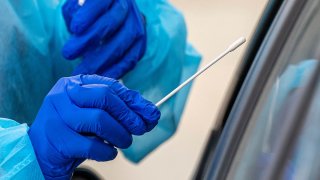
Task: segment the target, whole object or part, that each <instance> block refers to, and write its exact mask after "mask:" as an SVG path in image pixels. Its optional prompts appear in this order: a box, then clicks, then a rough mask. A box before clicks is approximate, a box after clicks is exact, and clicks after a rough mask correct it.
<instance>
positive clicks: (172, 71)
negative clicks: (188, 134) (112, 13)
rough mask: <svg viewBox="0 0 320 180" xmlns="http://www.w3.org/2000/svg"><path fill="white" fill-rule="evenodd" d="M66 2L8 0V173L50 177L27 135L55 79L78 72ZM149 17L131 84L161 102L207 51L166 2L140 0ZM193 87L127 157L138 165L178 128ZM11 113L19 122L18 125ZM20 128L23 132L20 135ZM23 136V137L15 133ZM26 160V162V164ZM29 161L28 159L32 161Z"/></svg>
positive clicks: (0, 126) (2, 29) (1, 160)
mask: <svg viewBox="0 0 320 180" xmlns="http://www.w3.org/2000/svg"><path fill="white" fill-rule="evenodd" d="M62 4H63V2H62V1H59V0H9V1H0V12H2V16H0V24H1V26H0V87H1V88H0V117H3V118H2V119H0V139H1V141H0V151H1V152H5V153H1V154H0V177H1V178H3V179H7V178H19V177H30V171H32V175H33V179H34V178H36V179H37V178H42V174H41V170H40V168H39V166H38V164H37V161H36V158H35V155H34V152H33V149H32V145H31V143H30V140H29V138H28V135H27V129H28V127H27V126H26V125H25V124H19V123H27V124H28V125H30V124H31V123H32V121H33V120H34V118H35V116H36V113H37V111H38V109H39V108H40V105H41V103H42V100H43V98H44V97H45V95H46V94H47V93H48V92H49V90H50V89H51V87H52V86H53V85H54V83H55V82H56V81H57V80H58V79H59V78H60V77H63V76H70V74H71V72H72V70H73V69H74V67H75V66H76V65H77V63H78V62H77V61H73V62H70V61H66V60H64V59H63V58H62V56H61V53H60V51H61V47H62V45H63V43H64V42H65V41H66V39H67V38H68V36H69V34H68V32H67V29H66V27H65V24H64V20H63V17H62V13H61V6H62ZM137 4H138V6H139V8H140V10H141V12H142V13H143V14H144V15H145V17H146V20H147V25H146V26H147V27H146V28H147V50H146V53H145V55H144V57H143V58H142V59H141V60H140V61H139V63H138V64H137V66H136V67H135V69H134V70H132V71H130V72H129V73H128V74H127V75H126V76H125V77H124V78H123V79H122V80H123V83H124V84H125V85H126V86H127V87H129V88H131V89H134V90H138V91H139V92H140V93H142V94H143V96H144V97H145V98H146V99H148V100H150V101H152V102H157V101H158V100H160V99H161V98H162V97H164V96H165V95H166V94H167V93H169V92H170V91H171V90H173V89H174V88H175V87H176V86H178V85H179V84H180V83H181V82H182V81H184V80H185V79H187V77H189V76H190V75H192V74H193V73H194V72H195V71H196V69H197V68H198V65H199V62H200V56H199V54H198V53H197V52H196V51H195V50H194V49H193V48H192V47H191V46H190V45H188V44H187V42H186V36H187V32H186V26H185V23H184V19H183V16H182V15H181V13H180V12H178V11H177V10H176V9H175V8H174V7H172V6H171V5H170V4H169V3H168V2H167V1H166V0H153V1H150V0H137ZM189 90H190V85H189V86H188V87H186V88H184V89H183V90H182V91H181V92H179V93H178V94H177V95H176V96H175V97H173V98H172V99H171V100H169V101H168V102H167V103H165V104H163V105H162V106H161V108H160V110H161V113H162V117H161V119H160V121H159V124H158V126H157V127H156V128H155V129H154V130H152V131H151V132H150V133H147V134H145V135H143V136H135V137H134V142H133V144H132V146H131V147H130V148H129V149H126V150H124V151H123V152H124V154H125V156H126V157H127V158H128V159H130V160H132V161H134V162H138V161H139V160H141V159H142V158H143V157H144V156H146V155H147V154H148V153H149V152H151V151H152V150H153V149H155V148H156V147H157V146H158V145H159V144H161V143H162V142H164V141H165V140H166V139H168V138H169V137H170V136H172V134H173V133H174V132H175V130H176V128H177V125H178V123H179V120H180V117H181V114H182V112H183V108H184V104H185V101H186V98H187V95H188V93H189ZM5 118H9V119H14V120H15V121H17V122H19V123H17V122H14V121H11V120H8V119H5ZM17 132H19V133H17ZM13 134H16V135H13ZM24 160H25V161H24ZM26 162H27V163H26Z"/></svg>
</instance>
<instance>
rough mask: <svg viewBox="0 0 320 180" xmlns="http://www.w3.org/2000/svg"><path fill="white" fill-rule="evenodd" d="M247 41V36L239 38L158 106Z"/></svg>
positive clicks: (158, 103) (159, 104)
mask: <svg viewBox="0 0 320 180" xmlns="http://www.w3.org/2000/svg"><path fill="white" fill-rule="evenodd" d="M245 42H246V38H244V37H241V38H239V39H238V40H236V41H235V42H234V43H232V44H231V45H230V46H229V47H228V48H227V49H226V50H225V51H224V52H223V53H221V54H220V55H219V56H218V57H216V58H215V59H214V60H212V61H211V62H210V63H209V64H208V65H206V66H205V67H203V68H202V69H201V70H199V71H198V72H196V73H195V74H194V75H192V76H191V77H190V78H189V79H187V80H186V81H184V82H183V83H182V84H181V85H180V86H178V87H177V88H176V89H174V90H173V91H171V92H170V93H169V94H168V95H166V96H165V97H164V98H162V99H161V100H160V101H159V102H157V103H156V106H157V107H160V106H161V104H163V103H164V102H166V101H167V100H168V99H169V98H171V97H172V96H173V95H175V94H176V93H177V92H178V91H180V90H181V89H182V88H183V87H184V86H185V85H187V84H188V83H190V82H191V81H192V80H194V79H195V78H196V77H198V76H199V75H200V74H202V73H203V72H205V71H206V70H207V69H209V68H210V67H211V66H212V65H214V64H215V63H216V62H218V61H219V60H220V59H222V58H223V57H224V56H226V55H227V54H229V53H230V52H232V51H234V50H235V49H237V48H238V47H240V46H241V45H242V44H243V43H245Z"/></svg>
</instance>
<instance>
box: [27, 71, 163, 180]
mask: <svg viewBox="0 0 320 180" xmlns="http://www.w3.org/2000/svg"><path fill="white" fill-rule="evenodd" d="M159 118H160V112H159V111H158V109H157V107H156V106H154V105H153V104H152V103H151V102H149V101H147V100H145V99H144V98H143V97H142V96H141V95H140V94H139V93H138V92H136V91H132V90H129V89H127V88H126V87H124V86H123V85H122V84H120V83H119V82H118V81H116V80H113V79H110V78H106V77H102V76H97V75H78V76H73V77H69V78H62V79H60V80H59V81H58V82H57V83H56V85H55V86H54V87H53V88H52V90H51V91H50V92H49V94H48V95H47V96H46V98H45V100H44V102H43V104H42V106H41V108H40V111H39V113H38V115H37V117H36V119H35V121H34V123H33V124H32V126H31V128H30V130H29V132H28V133H29V136H30V139H31V142H32V145H33V147H34V150H35V153H36V156H37V159H38V162H39V165H40V167H41V170H42V172H43V175H44V176H45V177H46V178H49V179H50V178H61V179H67V178H70V177H71V174H72V172H73V170H74V169H75V168H76V167H77V166H78V165H79V164H80V163H82V162H83V161H84V160H85V159H93V160H96V161H108V160H112V159H114V158H115V157H116V155H117V150H116V148H115V147H118V148H128V147H129V146H130V144H131V143H132V134H133V135H142V134H144V133H145V132H148V131H150V130H151V129H152V128H153V127H154V126H155V125H156V124H157V122H158V119H159ZM86 135H90V136H86Z"/></svg>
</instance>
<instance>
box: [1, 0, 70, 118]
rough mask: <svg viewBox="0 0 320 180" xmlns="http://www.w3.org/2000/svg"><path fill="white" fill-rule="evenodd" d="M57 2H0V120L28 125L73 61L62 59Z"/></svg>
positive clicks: (63, 34) (62, 37)
mask: <svg viewBox="0 0 320 180" xmlns="http://www.w3.org/2000/svg"><path fill="white" fill-rule="evenodd" d="M61 5H62V2H61V3H60V1H53V0H23V1H0V12H1V13H2V14H3V15H2V16H0V23H1V26H0V40H1V41H0V87H1V89H0V117H5V118H9V119H14V120H16V121H17V122H20V123H23V122H26V123H28V124H31V122H32V121H33V120H34V119H35V116H36V114H37V112H38V110H39V108H40V105H41V103H42V100H43V98H44V97H45V95H46V94H47V93H48V92H49V90H50V89H51V88H52V86H53V85H54V83H55V82H56V81H57V80H58V79H59V78H60V77H62V76H68V75H70V74H71V72H72V70H73V69H74V67H75V64H73V63H76V62H70V61H66V60H64V59H63V58H62V55H61V48H62V45H63V43H64V42H65V40H66V39H67V38H68V33H67V29H66V27H65V23H64V19H63V17H62V13H61Z"/></svg>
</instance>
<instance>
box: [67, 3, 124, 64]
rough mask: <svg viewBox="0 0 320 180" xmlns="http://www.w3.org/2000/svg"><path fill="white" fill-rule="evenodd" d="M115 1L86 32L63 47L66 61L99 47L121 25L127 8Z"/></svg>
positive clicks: (74, 36)
mask: <svg viewBox="0 0 320 180" xmlns="http://www.w3.org/2000/svg"><path fill="white" fill-rule="evenodd" d="M122 1H124V0H117V1H115V2H114V3H113V5H112V7H111V8H110V9H109V10H107V11H106V12H105V13H104V14H103V15H102V16H101V17H99V19H98V20H97V21H96V22H95V23H93V24H92V25H91V26H90V27H88V30H87V31H86V32H84V33H83V34H81V35H73V36H72V37H71V38H70V39H69V40H68V41H67V42H66V44H65V45H64V47H63V49H62V54H63V56H64V57H65V58H66V59H70V60H72V59H75V58H77V57H79V56H81V55H82V54H83V53H84V52H85V51H87V50H89V49H93V48H95V47H97V46H99V45H100V44H101V43H102V42H103V40H105V39H106V38H107V37H110V36H111V35H112V34H113V33H115V32H116V30H118V29H119V27H120V26H121V25H122V24H123V22H124V20H125V18H126V15H127V12H128V7H127V4H126V3H124V2H122Z"/></svg>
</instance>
